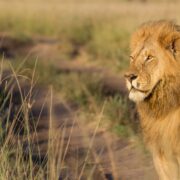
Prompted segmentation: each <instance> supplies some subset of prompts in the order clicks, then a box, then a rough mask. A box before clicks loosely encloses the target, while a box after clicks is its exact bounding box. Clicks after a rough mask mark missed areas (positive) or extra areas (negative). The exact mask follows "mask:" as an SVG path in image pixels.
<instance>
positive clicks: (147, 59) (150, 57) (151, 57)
mask: <svg viewBox="0 0 180 180" xmlns="http://www.w3.org/2000/svg"><path fill="white" fill-rule="evenodd" d="M153 58H154V57H153V56H151V55H149V56H147V57H146V58H145V61H150V60H152V59H153Z"/></svg>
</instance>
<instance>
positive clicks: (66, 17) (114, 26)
mask: <svg viewBox="0 0 180 180" xmlns="http://www.w3.org/2000/svg"><path fill="white" fill-rule="evenodd" d="M179 6H180V3H179V2H176V3H174V1H173V2H171V1H165V2H164V1H163V2H162V1H161V0H159V1H158V2H155V1H153V2H150V1H148V2H147V3H141V2H139V1H136V2H130V1H128V2H127V1H125V0H122V1H120V0H113V1H108V0H98V1H96V0H92V1H90V0H84V1H83V0H78V1H73V0H68V1H66V2H65V1H63V0H60V1H59V0H52V1H50V0H45V1H42V0H32V1H30V0H21V1H18V0H9V1H5V0H1V1H0V32H1V34H0V35H1V37H2V39H3V34H8V35H9V34H10V35H11V36H14V37H16V38H17V39H19V40H23V41H28V40H29V39H31V38H32V37H41V36H46V37H50V38H55V39H57V40H58V41H59V42H60V43H59V44H58V47H57V51H58V53H57V57H58V60H57V61H56V62H55V63H54V64H56V63H57V64H58V63H61V60H60V59H61V58H62V59H64V60H65V61H74V62H75V63H77V62H79V61H80V62H85V63H86V64H93V65H96V66H101V67H106V68H108V69H110V70H111V71H112V72H113V73H117V74H121V73H123V71H124V69H125V68H126V66H127V63H128V53H129V48H128V44H129V38H130V34H131V32H132V31H134V30H135V28H136V27H137V26H138V25H139V24H141V23H143V22H144V21H148V20H157V19H174V20H177V22H178V23H180V11H179ZM74 51H78V53H77V55H72V54H73V53H74ZM23 58H24V57H20V58H19V60H17V59H14V62H13V65H12V66H10V67H9V66H8V65H6V63H7V62H4V67H5V66H6V67H8V68H9V69H11V71H12V72H13V73H12V74H13V76H14V78H15V79H16V81H17V82H18V72H17V71H18V70H19V69H21V70H22V71H24V70H25V71H26V70H28V73H27V74H28V75H29V72H30V76H28V79H30V81H31V84H32V86H31V87H33V84H34V82H35V81H36V80H37V79H38V83H39V82H40V83H41V84H43V85H45V86H47V85H52V86H53V87H54V88H55V89H56V91H58V93H59V94H60V98H61V99H63V100H64V101H73V102H76V103H77V104H78V106H79V112H78V116H77V117H78V119H79V120H80V121H82V122H83V123H85V124H88V126H91V128H92V127H93V128H94V129H95V131H94V134H93V137H92V139H89V140H88V144H89V149H88V152H87V154H86V155H85V157H84V164H83V166H82V169H81V170H80V171H79V172H77V174H76V178H77V179H78V178H79V179H80V178H81V176H83V175H84V176H87V174H88V175H89V174H90V176H89V177H90V178H89V179H91V175H92V174H93V173H94V171H95V169H96V167H97V166H98V165H97V164H95V165H94V166H91V168H90V169H88V168H89V164H88V163H86V161H88V158H89V151H90V150H91V147H92V145H93V139H94V136H95V134H96V132H97V128H99V127H103V128H106V129H109V130H110V131H112V132H115V133H116V134H118V135H119V136H120V137H123V138H129V137H132V136H134V131H133V130H132V129H133V128H132V127H131V125H132V124H131V122H130V121H129V111H128V108H127V105H128V104H127V99H126V98H124V97H122V96H115V97H109V98H106V97H103V96H102V95H101V87H100V84H99V79H100V78H101V76H98V75H89V74H85V75H81V74H77V73H70V74H68V75H67V74H59V73H57V68H58V66H57V68H54V67H52V66H48V63H47V64H46V66H45V65H42V63H41V62H40V63H37V66H36V71H35V70H34V59H36V58H37V57H35V58H34V59H33V58H28V60H26V61H25V62H26V63H25V65H23V68H24V69H23V68H22V66H21V65H22V64H23V63H22V59H23ZM42 59H43V58H42V57H41V58H39V61H41V60H42ZM46 61H48V60H47V59H46ZM52 61H54V59H52ZM32 62H33V63H32ZM42 62H43V61H42ZM7 64H9V63H7ZM19 64H20V65H19ZM19 66H21V67H20V68H19ZM14 67H16V68H15V69H14ZM1 71H2V69H1ZM27 74H26V75H27ZM67 82H68V83H67ZM19 91H20V92H21V87H20V85H19ZM29 91H30V92H29V93H30V94H31V91H32V88H30V90H29ZM50 92H51V93H50V95H49V96H50V99H51V100H52V99H53V93H52V91H50ZM9 97H11V95H9ZM1 98H2V100H3V101H4V100H6V97H4V96H3V95H2V96H1ZM21 101H22V106H21V108H20V109H22V110H23V117H24V120H25V122H26V123H25V127H26V133H27V134H26V135H28V134H30V132H29V127H28V123H27V122H28V121H29V119H28V115H27V114H28V108H27V105H28V104H29V99H24V98H23V95H22V93H21ZM50 102H51V101H50ZM50 104H52V102H51V103H50ZM2 105H3V103H2ZM2 105H1V106H2ZM12 106H13V104H12V102H11V101H10V103H9V107H8V108H7V109H8V112H10V111H11V109H12V108H13V107H12ZM51 108H52V106H50V107H49V110H50V112H51V111H52V109H51ZM0 109H1V110H2V109H3V108H1V107H0ZM1 113H2V112H1ZM2 114H3V113H2ZM50 114H51V113H50ZM0 117H1V116H0ZM8 117H9V115H7V118H8ZM15 117H16V118H15V119H14V123H15V122H16V121H18V116H15ZM1 119H3V117H1ZM51 120H53V116H50V122H51ZM94 124H95V125H94ZM0 127H1V128H2V126H0ZM13 129H14V127H13V125H12V124H10V126H8V125H7V128H6V129H1V130H0V145H1V147H2V148H1V151H0V179H8V178H9V177H12V179H17V177H18V179H20V177H22V179H43V178H47V179H53V180H54V179H57V178H58V175H59V170H64V169H67V166H66V162H65V161H64V156H65V155H63V153H62V152H63V150H65V152H66V151H67V150H68V146H66V147H61V146H62V143H63V142H59V143H60V144H56V142H55V143H54V142H52V141H50V144H49V147H48V153H47V157H50V158H48V162H47V164H46V166H45V167H40V168H38V170H37V169H36V168H35V167H36V165H35V166H34V164H33V162H32V154H31V149H30V150H29V153H28V161H25V160H24V156H23V147H22V144H21V141H20V140H19V139H16V143H14V138H13V134H12V131H13ZM9 130H10V131H9ZM54 133H55V132H53V131H51V128H50V131H49V139H52V138H51V137H52V136H54V135H57V136H58V133H57V134H54ZM63 134H65V132H62V134H61V135H62V136H63ZM26 138H29V140H28V141H30V137H29V136H27V137H26ZM54 144H55V145H54ZM54 147H55V148H54ZM108 148H109V149H110V148H111V147H110V146H109V147H108ZM57 149H59V150H58V151H57ZM59 151H60V153H59ZM57 152H58V153H57ZM110 152H111V151H110ZM65 154H66V153H65ZM57 155H58V158H57ZM110 156H111V164H112V167H113V170H114V169H116V167H115V165H114V161H113V158H116V157H113V154H112V153H111V154H110ZM95 159H96V161H97V162H98V161H99V160H98V156H96V157H95ZM27 162H28V163H27ZM86 167H87V168H86ZM34 168H35V169H34ZM98 169H101V167H98ZM34 172H36V173H34ZM116 173H117V172H116V171H115V170H114V172H113V174H114V176H116Z"/></svg>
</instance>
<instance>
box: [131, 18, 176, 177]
mask: <svg viewBox="0 0 180 180" xmlns="http://www.w3.org/2000/svg"><path fill="white" fill-rule="evenodd" d="M151 44H153V45H154V44H155V45H157V46H156V47H154V48H156V49H155V51H154V52H158V53H157V57H155V58H156V60H154V62H150V63H149V64H143V62H140V61H141V57H142V56H140V55H141V53H142V51H143V50H142V49H144V48H145V47H149V46H147V45H151ZM138 47H140V48H139V49H138ZM152 47H153V46H152ZM131 51H132V53H133V58H134V59H135V62H133V63H131V65H130V72H131V73H132V72H133V73H134V72H136V73H137V75H138V77H139V76H142V78H141V81H140V80H139V81H140V82H143V80H142V79H143V77H149V78H150V79H149V81H147V82H150V81H151V80H152V79H153V78H159V79H157V80H156V81H154V82H157V83H156V84H153V85H152V90H151V91H150V93H149V94H148V96H147V97H146V98H145V99H144V100H143V101H140V102H137V107H138V111H139V114H140V118H141V126H142V130H143V134H144V139H145V143H146V144H147V146H148V147H149V149H150V151H151V153H152V155H153V159H154V164H155V167H156V170H157V173H158V175H159V178H160V179H161V180H180V27H179V26H177V25H175V24H174V23H173V22H169V21H158V22H149V23H146V24H144V25H142V26H141V27H140V28H139V29H138V30H137V32H135V33H134V34H133V36H132V40H131ZM147 51H148V50H147ZM151 51H153V48H152V49H151V50H150V51H149V52H151ZM138 61H139V62H138ZM155 61H158V63H157V62H155ZM157 64H158V66H157ZM148 66H151V71H150V72H147V71H148ZM143 67H145V68H144V69H143ZM157 67H158V69H156V70H155V68H157ZM161 67H162V68H161ZM146 69H147V70H146ZM143 71H144V72H143ZM158 71H162V72H160V73H157V72H158ZM153 72H156V73H157V74H160V75H157V77H156V76H155V75H154V77H152V76H153ZM143 73H144V74H146V75H143ZM147 74H148V75H147ZM147 87H151V86H148V85H147Z"/></svg>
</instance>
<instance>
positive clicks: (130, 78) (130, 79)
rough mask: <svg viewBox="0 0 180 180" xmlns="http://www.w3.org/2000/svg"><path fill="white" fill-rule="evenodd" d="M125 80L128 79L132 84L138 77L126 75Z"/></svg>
mask: <svg viewBox="0 0 180 180" xmlns="http://www.w3.org/2000/svg"><path fill="white" fill-rule="evenodd" d="M124 77H125V78H127V79H128V80H129V81H130V82H132V81H133V80H135V79H136V78H137V77H138V76H137V75H136V74H133V73H127V74H125V75H124Z"/></svg>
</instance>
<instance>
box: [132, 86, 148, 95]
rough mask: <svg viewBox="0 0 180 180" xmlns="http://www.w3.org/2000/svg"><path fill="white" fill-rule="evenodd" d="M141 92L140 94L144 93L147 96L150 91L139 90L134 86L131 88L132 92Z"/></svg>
mask: <svg viewBox="0 0 180 180" xmlns="http://www.w3.org/2000/svg"><path fill="white" fill-rule="evenodd" d="M132 90H133V91H139V92H141V93H144V94H146V93H148V92H149V91H150V90H142V89H138V88H135V87H134V86H131V89H130V91H132Z"/></svg>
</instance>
